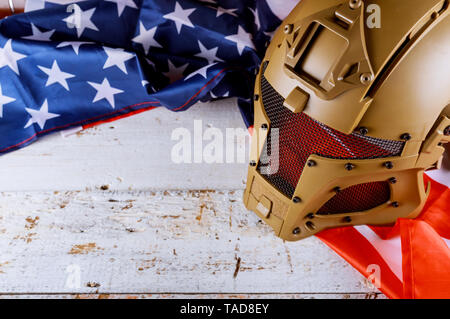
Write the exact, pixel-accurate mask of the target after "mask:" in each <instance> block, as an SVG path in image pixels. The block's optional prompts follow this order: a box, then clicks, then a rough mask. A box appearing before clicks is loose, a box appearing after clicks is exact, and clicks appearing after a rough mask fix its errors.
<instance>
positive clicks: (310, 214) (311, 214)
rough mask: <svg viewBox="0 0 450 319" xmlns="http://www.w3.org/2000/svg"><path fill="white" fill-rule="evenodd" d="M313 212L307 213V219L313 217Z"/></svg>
mask: <svg viewBox="0 0 450 319" xmlns="http://www.w3.org/2000/svg"><path fill="white" fill-rule="evenodd" d="M314 217H315V216H314V213H309V214H308V215H306V218H308V219H314Z"/></svg>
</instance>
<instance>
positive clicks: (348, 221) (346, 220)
mask: <svg viewBox="0 0 450 319" xmlns="http://www.w3.org/2000/svg"><path fill="white" fill-rule="evenodd" d="M351 222H352V218H351V217H350V216H345V217H344V223H351Z"/></svg>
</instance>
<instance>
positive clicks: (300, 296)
mask: <svg viewBox="0 0 450 319" xmlns="http://www.w3.org/2000/svg"><path fill="white" fill-rule="evenodd" d="M0 299H238V300H242V299H386V296H384V295H383V294H380V293H365V294H361V293H350V294H100V293H98V294H28V295H26V294H8V295H1V294H0Z"/></svg>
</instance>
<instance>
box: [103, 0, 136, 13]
mask: <svg viewBox="0 0 450 319" xmlns="http://www.w3.org/2000/svg"><path fill="white" fill-rule="evenodd" d="M105 1H109V2H114V3H115V4H117V13H118V14H119V17H120V16H121V15H122V13H123V10H125V7H130V8H134V9H137V8H138V7H137V6H136V3H134V1H133V0H105Z"/></svg>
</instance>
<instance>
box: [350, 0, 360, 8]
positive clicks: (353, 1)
mask: <svg viewBox="0 0 450 319" xmlns="http://www.w3.org/2000/svg"><path fill="white" fill-rule="evenodd" d="M361 5H362V0H350V1H349V6H350V8H352V9H358V8H360V7H361Z"/></svg>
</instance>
